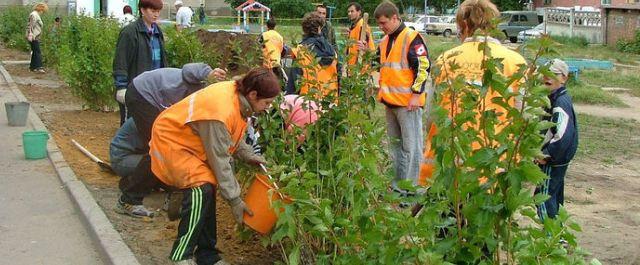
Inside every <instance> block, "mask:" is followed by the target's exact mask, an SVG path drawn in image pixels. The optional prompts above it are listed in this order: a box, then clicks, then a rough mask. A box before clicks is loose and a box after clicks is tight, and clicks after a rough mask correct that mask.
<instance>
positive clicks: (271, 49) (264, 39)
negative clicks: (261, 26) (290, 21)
mask: <svg viewBox="0 0 640 265" xmlns="http://www.w3.org/2000/svg"><path fill="white" fill-rule="evenodd" d="M267 29H268V30H267V31H265V32H263V33H262V35H260V40H259V41H260V43H262V57H263V58H264V62H263V66H264V67H266V68H269V69H271V70H272V71H273V73H274V74H276V75H277V76H278V77H280V78H282V70H280V67H281V64H280V61H281V60H282V52H283V51H284V38H282V35H280V33H278V32H277V31H276V21H275V19H273V18H271V19H269V21H267Z"/></svg>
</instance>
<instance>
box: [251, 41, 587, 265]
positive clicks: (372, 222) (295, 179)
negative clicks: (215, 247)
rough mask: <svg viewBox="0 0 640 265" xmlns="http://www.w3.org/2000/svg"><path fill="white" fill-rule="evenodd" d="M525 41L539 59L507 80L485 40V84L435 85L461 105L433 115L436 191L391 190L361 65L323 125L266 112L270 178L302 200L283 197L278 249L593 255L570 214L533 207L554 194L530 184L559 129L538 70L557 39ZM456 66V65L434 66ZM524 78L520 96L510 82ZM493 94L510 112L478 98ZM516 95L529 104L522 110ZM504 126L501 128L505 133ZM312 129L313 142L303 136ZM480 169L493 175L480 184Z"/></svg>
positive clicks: (448, 257)
mask: <svg viewBox="0 0 640 265" xmlns="http://www.w3.org/2000/svg"><path fill="white" fill-rule="evenodd" d="M527 48H528V49H531V50H533V51H534V54H535V57H534V60H533V61H532V62H530V63H529V65H525V66H523V67H521V68H520V69H519V71H518V72H517V73H516V74H515V75H513V76H510V77H504V76H502V74H501V73H502V67H503V66H502V63H501V60H500V59H494V58H491V56H488V54H490V53H491V50H490V49H489V48H488V45H487V44H486V43H484V44H482V45H480V50H481V51H482V52H483V53H484V54H485V56H484V60H483V71H484V72H483V75H482V78H481V80H479V81H480V82H474V83H468V82H467V80H465V78H464V77H463V76H462V75H459V76H453V75H452V76H451V77H450V78H448V79H446V80H444V82H442V83H441V85H440V86H439V87H438V88H437V93H436V94H437V95H438V96H437V97H436V103H437V104H435V105H436V106H439V105H440V104H441V103H442V102H453V103H452V104H448V105H443V107H437V108H436V109H435V110H434V111H433V112H434V114H433V115H434V117H433V118H434V121H435V124H436V125H437V127H438V129H439V131H438V134H437V136H436V138H435V139H434V140H433V143H434V148H435V150H436V161H437V164H436V172H435V176H434V181H433V183H431V186H430V188H429V189H428V191H426V192H424V191H421V190H419V189H417V188H416V187H412V186H411V185H409V183H403V185H404V188H406V189H409V190H413V191H415V192H419V194H420V195H418V196H415V197H408V198H401V197H399V196H398V195H396V194H395V193H393V192H390V191H389V188H388V187H389V186H390V180H391V176H392V169H391V168H390V159H389V157H388V156H387V154H386V152H385V150H384V147H385V143H386V142H387V140H386V138H385V126H384V124H383V122H382V121H381V119H380V117H379V116H377V114H376V105H378V104H377V103H375V100H374V99H373V97H372V93H371V91H370V87H371V86H372V84H371V83H370V81H369V75H368V72H366V71H362V69H363V67H364V65H357V66H355V67H353V69H350V70H349V72H350V73H351V74H350V75H349V76H348V77H343V78H342V79H341V82H342V83H341V87H342V94H341V95H340V96H339V97H338V98H337V99H336V100H334V99H332V98H325V99H324V100H323V101H322V102H321V104H322V106H323V112H322V114H321V117H320V119H319V120H318V121H317V122H316V123H315V124H313V125H309V126H308V127H307V128H305V129H300V128H296V129H295V131H294V132H287V131H284V130H282V128H283V127H282V122H283V120H286V118H285V117H286V113H285V114H283V113H280V112H278V111H274V112H272V113H271V114H270V115H268V116H267V117H265V118H263V119H261V127H262V132H261V134H262V135H263V141H265V142H266V143H268V145H265V146H267V148H266V156H267V158H268V159H270V160H271V162H272V163H271V165H274V166H272V169H271V170H272V175H274V176H276V178H277V179H278V181H279V182H280V187H281V191H282V192H283V193H285V194H287V195H289V196H290V197H291V198H292V199H293V202H292V203H291V204H286V205H285V204H283V203H281V202H275V205H274V207H275V208H276V209H278V208H280V207H282V208H283V209H284V211H283V212H282V213H280V218H279V220H278V223H277V227H276V229H275V232H274V233H273V234H272V235H271V236H270V238H269V239H268V240H267V242H268V243H271V244H275V245H277V246H279V247H280V249H281V250H282V252H283V257H284V262H285V263H287V264H361V263H367V264H501V263H506V264H541V263H548V264H583V263H584V260H583V255H584V251H582V250H581V249H580V248H579V247H578V246H577V243H576V239H575V235H574V234H573V231H580V228H579V226H578V225H577V224H576V223H575V222H573V221H571V220H570V218H569V215H568V214H567V212H566V211H565V210H561V213H560V214H559V216H558V218H557V219H549V218H547V219H545V221H544V222H543V221H541V220H540V219H539V218H538V217H537V215H536V212H535V205H536V204H539V203H541V202H542V201H543V200H544V199H546V197H545V196H542V195H537V196H533V194H532V192H531V190H530V189H529V188H527V187H531V186H534V185H537V184H540V183H541V181H542V180H543V179H544V178H545V177H546V176H545V175H544V174H543V173H542V172H541V171H540V169H539V168H538V167H537V166H536V165H535V164H534V163H533V162H532V161H533V159H534V158H536V157H538V156H539V155H540V145H541V141H542V136H541V135H540V130H542V129H544V128H548V127H549V126H551V124H550V123H548V122H543V121H541V118H540V115H544V114H545V111H544V110H543V108H544V107H546V106H548V100H547V97H546V96H547V90H546V88H544V87H543V86H542V84H541V76H542V75H551V73H550V72H549V71H548V69H546V68H542V69H537V67H536V63H535V61H536V60H537V59H538V58H540V56H542V55H553V54H554V53H555V49H556V44H555V43H554V42H553V41H552V40H550V39H549V38H542V39H540V40H537V41H534V42H532V43H529V44H527ZM368 56H369V59H371V57H370V56H371V55H368ZM365 61H366V60H365ZM312 67H313V66H312ZM434 67H435V68H438V67H436V66H434ZM458 68H459V66H457V65H455V64H451V65H449V67H448V68H440V69H439V70H435V72H436V75H438V74H439V73H440V72H439V71H447V70H444V69H449V70H451V69H458ZM365 69H366V68H365ZM536 70H537V71H536ZM303 82H305V81H303ZM515 84H519V87H520V89H521V91H523V93H518V92H512V91H511V90H510V87H513V85H515ZM313 85H314V86H316V87H318V86H321V85H322V84H313ZM313 91H314V90H313V89H312V95H311V96H310V98H313V97H314V95H313V93H314V92H313ZM315 93H317V91H316V92H315ZM489 93H490V94H491V95H496V96H495V97H493V99H492V100H491V103H493V104H496V105H499V106H501V107H502V108H504V111H501V112H498V111H496V110H495V109H490V108H488V107H487V104H486V103H488V102H484V101H483V100H480V99H483V98H484V96H485V95H487V94H489ZM443 100H444V101H443ZM514 100H518V101H520V102H522V103H524V104H523V105H520V106H513V105H512V104H511V103H512V102H513V101H514ZM334 102H337V104H335V105H333V104H331V103H334ZM438 103H439V104H438ZM276 104H278V103H276ZM498 125H500V126H499V127H502V128H503V129H502V130H496V129H495V128H496V127H497V126H498ZM303 133H304V134H305V135H306V140H305V141H304V142H299V141H297V140H296V137H297V135H299V134H303ZM473 145H476V147H475V148H472V146H473ZM481 177H485V178H486V179H487V181H486V182H485V183H483V184H481V183H479V181H478V179H479V178H481ZM420 192H421V193H420ZM400 202H409V203H411V202H413V203H420V204H423V205H425V208H424V209H423V211H422V212H421V214H420V215H418V216H417V217H412V216H411V213H410V212H409V211H408V210H402V209H400V208H398V207H397V205H398V203H400ZM560 239H563V240H566V241H567V242H568V244H567V245H566V246H563V245H561V243H560V242H561V241H560Z"/></svg>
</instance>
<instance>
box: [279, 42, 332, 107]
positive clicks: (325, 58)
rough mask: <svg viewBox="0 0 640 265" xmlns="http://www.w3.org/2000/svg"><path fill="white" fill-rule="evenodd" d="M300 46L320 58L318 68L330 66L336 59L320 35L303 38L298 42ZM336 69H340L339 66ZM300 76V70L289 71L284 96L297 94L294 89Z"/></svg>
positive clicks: (296, 90) (297, 68) (328, 44)
mask: <svg viewBox="0 0 640 265" xmlns="http://www.w3.org/2000/svg"><path fill="white" fill-rule="evenodd" d="M300 45H304V46H306V47H307V48H308V49H309V51H311V52H313V54H314V55H315V57H316V58H320V61H319V62H318V64H320V66H323V67H324V66H328V65H331V64H332V63H333V61H334V60H335V59H336V51H335V50H334V48H333V46H332V45H331V44H330V43H329V42H328V41H327V39H325V38H324V37H323V36H321V35H311V36H305V37H304V38H303V39H302V42H300ZM338 69H340V67H339V66H338ZM300 76H302V69H301V68H299V67H295V68H293V69H291V72H290V74H289V80H288V82H287V85H286V88H285V94H287V95H289V94H299V91H298V89H297V88H296V82H297V81H298V78H299V77H300Z"/></svg>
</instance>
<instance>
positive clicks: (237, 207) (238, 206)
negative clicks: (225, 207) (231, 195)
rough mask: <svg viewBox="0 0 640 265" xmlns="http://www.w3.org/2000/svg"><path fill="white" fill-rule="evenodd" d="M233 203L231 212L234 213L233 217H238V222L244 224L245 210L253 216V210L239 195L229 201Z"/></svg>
mask: <svg viewBox="0 0 640 265" xmlns="http://www.w3.org/2000/svg"><path fill="white" fill-rule="evenodd" d="M229 204H230V205H231V212H232V213H233V217H234V218H235V219H236V223H238V224H239V225H241V224H242V219H243V217H244V212H247V214H248V215H249V216H253V212H252V211H251V210H250V209H249V207H247V205H246V204H245V203H244V201H242V199H241V198H240V197H237V198H235V199H233V200H231V201H229Z"/></svg>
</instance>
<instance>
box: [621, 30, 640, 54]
mask: <svg viewBox="0 0 640 265" xmlns="http://www.w3.org/2000/svg"><path fill="white" fill-rule="evenodd" d="M616 46H617V48H618V50H620V51H621V52H628V53H635V54H640V30H636V35H635V37H634V38H633V39H631V40H625V39H622V40H618V43H617V44H616Z"/></svg>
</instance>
